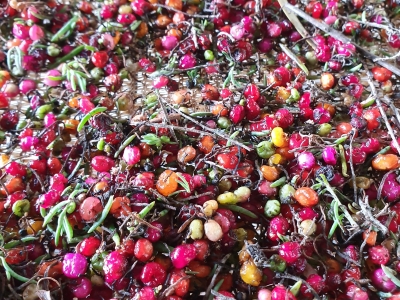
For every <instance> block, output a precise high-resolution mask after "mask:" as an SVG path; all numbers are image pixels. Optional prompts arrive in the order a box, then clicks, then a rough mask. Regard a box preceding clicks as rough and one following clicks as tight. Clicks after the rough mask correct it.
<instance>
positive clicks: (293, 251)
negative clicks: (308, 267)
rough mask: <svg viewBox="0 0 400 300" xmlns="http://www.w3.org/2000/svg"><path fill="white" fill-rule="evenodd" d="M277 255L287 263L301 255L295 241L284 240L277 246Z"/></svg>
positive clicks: (292, 261) (291, 262)
mask: <svg viewBox="0 0 400 300" xmlns="http://www.w3.org/2000/svg"><path fill="white" fill-rule="evenodd" d="M279 255H280V256H281V257H282V258H283V259H284V260H285V261H286V262H287V263H288V264H293V263H295V262H296V261H297V260H298V259H299V258H300V256H301V247H300V244H299V243H296V242H284V243H283V244H282V245H281V246H280V248H279Z"/></svg>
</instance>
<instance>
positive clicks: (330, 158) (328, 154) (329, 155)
mask: <svg viewBox="0 0 400 300" xmlns="http://www.w3.org/2000/svg"><path fill="white" fill-rule="evenodd" d="M336 156H337V152H336V149H335V148H334V147H331V146H327V147H325V148H324V150H323V151H322V159H323V160H324V162H325V163H326V164H327V165H332V166H335V165H336V163H337V157H336Z"/></svg>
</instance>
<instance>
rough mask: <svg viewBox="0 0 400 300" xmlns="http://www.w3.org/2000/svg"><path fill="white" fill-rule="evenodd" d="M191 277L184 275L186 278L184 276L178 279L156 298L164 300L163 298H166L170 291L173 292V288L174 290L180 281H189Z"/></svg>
mask: <svg viewBox="0 0 400 300" xmlns="http://www.w3.org/2000/svg"><path fill="white" fill-rule="evenodd" d="M191 277H192V276H191V275H186V276H184V277H181V278H179V279H178V280H177V281H176V282H175V283H174V284H171V285H170V286H169V287H167V288H166V289H165V290H164V292H162V293H161V294H160V296H158V299H160V300H161V299H164V298H165V296H168V293H169V292H171V291H173V290H174V288H175V286H177V285H178V284H179V283H180V282H181V281H183V280H186V279H189V278H191Z"/></svg>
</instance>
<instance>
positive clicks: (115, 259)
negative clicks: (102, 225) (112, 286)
mask: <svg viewBox="0 0 400 300" xmlns="http://www.w3.org/2000/svg"><path fill="white" fill-rule="evenodd" d="M127 267H128V261H127V259H126V258H125V256H124V255H122V254H121V253H119V252H118V251H113V252H111V253H110V254H108V255H107V256H106V258H105V259H104V264H103V271H104V275H105V280H106V282H107V283H112V282H114V281H115V280H118V279H121V278H122V276H124V275H125V272H126V269H127Z"/></svg>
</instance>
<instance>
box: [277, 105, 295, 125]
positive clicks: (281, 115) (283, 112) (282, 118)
mask: <svg viewBox="0 0 400 300" xmlns="http://www.w3.org/2000/svg"><path fill="white" fill-rule="evenodd" d="M275 119H276V120H277V121H278V123H279V126H280V127H282V128H288V127H289V126H291V125H292V124H293V122H294V117H293V114H292V113H291V112H290V111H289V110H288V109H286V108H280V109H278V110H277V111H276V113H275Z"/></svg>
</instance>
